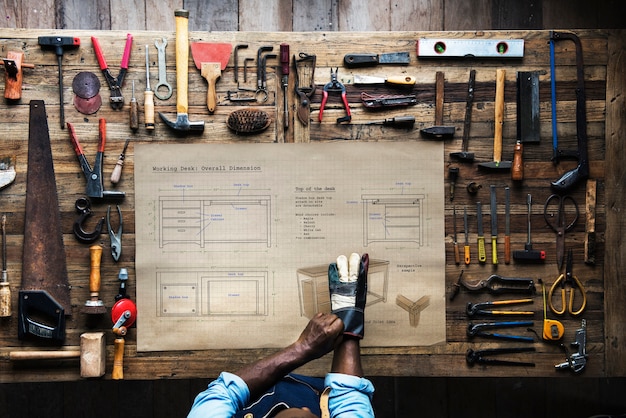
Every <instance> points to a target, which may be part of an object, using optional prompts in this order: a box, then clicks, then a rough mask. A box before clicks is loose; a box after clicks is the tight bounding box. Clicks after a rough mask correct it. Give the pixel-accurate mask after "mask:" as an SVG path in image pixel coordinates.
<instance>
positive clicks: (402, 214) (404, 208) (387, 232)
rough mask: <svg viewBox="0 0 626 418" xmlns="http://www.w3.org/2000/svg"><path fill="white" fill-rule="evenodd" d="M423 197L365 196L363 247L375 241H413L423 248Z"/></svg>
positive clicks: (363, 198) (398, 195)
mask: <svg viewBox="0 0 626 418" xmlns="http://www.w3.org/2000/svg"><path fill="white" fill-rule="evenodd" d="M424 198H425V196H424V195H423V194H411V195H403V194H364V195H362V196H361V200H362V201H363V245H364V246H366V247H367V246H368V244H369V243H370V242H374V241H415V242H417V243H418V244H419V245H420V246H422V245H424V228H423V225H424V210H423V209H424V208H423V206H424Z"/></svg>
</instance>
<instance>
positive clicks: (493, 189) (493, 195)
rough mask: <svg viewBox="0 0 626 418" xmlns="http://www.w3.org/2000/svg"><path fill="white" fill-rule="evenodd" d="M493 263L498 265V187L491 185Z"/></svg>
mask: <svg viewBox="0 0 626 418" xmlns="http://www.w3.org/2000/svg"><path fill="white" fill-rule="evenodd" d="M490 188H491V204H490V209H491V262H492V263H493V264H494V265H496V264H498V210H497V207H496V186H494V185H491V186H490Z"/></svg>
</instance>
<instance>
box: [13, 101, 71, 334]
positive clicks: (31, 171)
mask: <svg viewBox="0 0 626 418" xmlns="http://www.w3.org/2000/svg"><path fill="white" fill-rule="evenodd" d="M22 261H23V266H22V290H20V292H19V293H20V296H19V305H20V306H19V311H20V313H19V335H18V336H19V337H20V338H23V337H24V336H26V335H28V334H31V335H35V336H37V337H42V338H50V339H56V340H62V339H63V338H64V337H65V320H64V315H70V314H71V302H70V286H69V283H68V275H67V265H66V259H65V247H64V245H63V234H62V231H61V215H60V211H59V201H58V196H57V187H56V180H55V176H54V164H53V160H52V149H51V146H50V134H49V131H48V120H47V116H46V108H45V104H44V102H43V101H42V100H32V101H31V102H30V120H29V134H28V171H27V176H26V214H25V220H24V254H23V258H22ZM35 318H36V319H35Z"/></svg>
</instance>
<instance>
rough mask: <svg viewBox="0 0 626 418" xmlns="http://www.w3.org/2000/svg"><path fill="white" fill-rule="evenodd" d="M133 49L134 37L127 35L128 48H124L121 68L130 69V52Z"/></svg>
mask: <svg viewBox="0 0 626 418" xmlns="http://www.w3.org/2000/svg"><path fill="white" fill-rule="evenodd" d="M132 49H133V35H131V34H130V33H127V34H126V46H125V47H124V55H122V63H121V64H120V67H122V68H124V69H126V70H127V69H128V62H129V61H130V51H131V50H132Z"/></svg>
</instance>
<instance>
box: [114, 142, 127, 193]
mask: <svg viewBox="0 0 626 418" xmlns="http://www.w3.org/2000/svg"><path fill="white" fill-rule="evenodd" d="M129 142H130V138H126V143H125V144H124V149H123V150H122V153H121V154H120V156H119V157H118V159H117V162H116V163H115V168H113V172H112V173H111V183H113V184H117V182H118V181H120V177H122V167H123V166H124V159H125V158H126V148H128V143H129Z"/></svg>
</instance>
